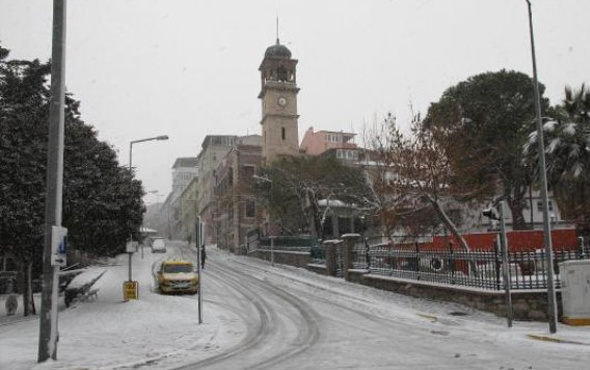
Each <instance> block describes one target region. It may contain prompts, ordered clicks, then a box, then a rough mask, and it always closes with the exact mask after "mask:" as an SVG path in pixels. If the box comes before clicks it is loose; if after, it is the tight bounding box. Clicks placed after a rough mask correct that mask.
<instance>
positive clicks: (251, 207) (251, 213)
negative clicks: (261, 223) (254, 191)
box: [246, 200, 256, 217]
mask: <svg viewBox="0 0 590 370" xmlns="http://www.w3.org/2000/svg"><path fill="white" fill-rule="evenodd" d="M255 216H256V204H255V203H254V201H251V200H249V201H247V202H246V217H255Z"/></svg>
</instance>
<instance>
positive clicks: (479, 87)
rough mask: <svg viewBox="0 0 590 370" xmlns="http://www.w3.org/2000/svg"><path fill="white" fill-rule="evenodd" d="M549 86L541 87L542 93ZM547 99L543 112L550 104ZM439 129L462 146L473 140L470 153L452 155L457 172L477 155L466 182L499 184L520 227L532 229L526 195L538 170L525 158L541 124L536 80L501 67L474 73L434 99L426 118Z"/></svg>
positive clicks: (499, 188) (515, 224)
mask: <svg viewBox="0 0 590 370" xmlns="http://www.w3.org/2000/svg"><path fill="white" fill-rule="evenodd" d="M544 90H545V88H544V86H543V85H540V93H541V96H542V94H543V91H544ZM548 105H549V104H548V101H547V99H543V100H542V109H543V111H546V110H547V107H548ZM424 126H425V128H429V127H436V128H438V129H439V132H441V133H444V135H441V136H440V137H441V138H442V140H444V141H445V142H447V143H456V144H457V145H458V146H461V145H465V144H469V147H470V148H471V149H470V150H468V151H466V152H467V153H469V155H465V156H456V155H449V158H451V159H452V162H451V165H452V167H453V168H455V169H456V172H457V173H461V172H464V171H461V168H463V167H465V166H470V164H471V163H472V162H473V161H474V159H477V160H478V161H479V162H480V163H481V162H482V159H483V160H484V163H481V164H482V165H480V166H479V170H478V171H472V175H471V176H470V177H469V178H463V180H462V181H468V182H472V183H478V182H479V183H482V185H483V183H485V182H489V181H494V182H496V183H497V184H498V190H499V192H500V194H501V197H502V198H503V199H505V200H506V201H507V203H508V206H509V207H510V210H511V213H512V219H513V220H514V228H515V229H524V228H526V227H527V226H526V223H525V220H524V216H523V209H524V207H525V194H526V190H527V188H528V186H529V185H530V183H531V178H532V176H531V172H532V171H533V169H532V168H531V167H530V166H527V165H526V164H525V162H524V161H523V151H522V148H523V145H524V144H525V143H526V141H527V138H528V135H529V133H530V132H531V131H532V130H533V129H534V127H535V100H534V90H533V81H532V79H531V78H530V77H529V76H527V75H526V74H524V73H520V72H515V71H506V70H501V71H499V72H487V73H482V74H479V75H476V76H472V77H470V78H469V79H467V80H466V81H463V82H460V83H459V84H457V85H456V86H453V87H451V88H449V89H447V90H446V91H445V92H444V93H443V95H442V97H441V98H440V100H439V101H438V102H437V103H433V104H432V105H431V106H430V108H429V110H428V114H427V117H426V119H425V122H424Z"/></svg>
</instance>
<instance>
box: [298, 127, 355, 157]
mask: <svg viewBox="0 0 590 370" xmlns="http://www.w3.org/2000/svg"><path fill="white" fill-rule="evenodd" d="M355 136H356V134H354V133H351V132H344V131H327V130H320V131H317V132H314V131H313V127H310V128H308V129H307V131H305V134H304V135H303V139H302V140H301V151H302V152H303V153H305V154H307V155H321V154H323V153H324V152H327V151H329V150H334V155H335V157H336V158H338V159H342V160H350V161H357V160H358V159H359V157H358V151H357V149H358V147H357V145H356V143H355V142H354V137H355Z"/></svg>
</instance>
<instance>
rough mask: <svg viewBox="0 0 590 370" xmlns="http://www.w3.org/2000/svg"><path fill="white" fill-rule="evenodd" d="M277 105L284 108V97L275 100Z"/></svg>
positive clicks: (285, 101) (285, 102) (285, 99)
mask: <svg viewBox="0 0 590 370" xmlns="http://www.w3.org/2000/svg"><path fill="white" fill-rule="evenodd" d="M277 104H278V105H279V107H281V108H284V107H285V106H286V105H287V98H285V97H284V96H279V98H278V99H277Z"/></svg>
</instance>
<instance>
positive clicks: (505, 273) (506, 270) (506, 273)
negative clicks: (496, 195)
mask: <svg viewBox="0 0 590 370" xmlns="http://www.w3.org/2000/svg"><path fill="white" fill-rule="evenodd" d="M499 208H500V235H499V238H500V246H501V247H502V266H503V268H502V278H503V279H504V290H505V298H506V320H507V322H508V327H509V328H511V327H512V316H513V314H514V313H513V310H512V294H511V293H510V288H511V285H512V279H511V277H510V261H509V257H508V240H507V238H506V223H505V221H504V205H503V203H501V202H500V204H499Z"/></svg>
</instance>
